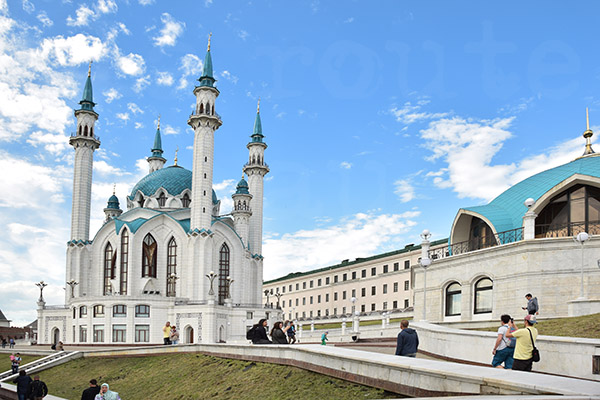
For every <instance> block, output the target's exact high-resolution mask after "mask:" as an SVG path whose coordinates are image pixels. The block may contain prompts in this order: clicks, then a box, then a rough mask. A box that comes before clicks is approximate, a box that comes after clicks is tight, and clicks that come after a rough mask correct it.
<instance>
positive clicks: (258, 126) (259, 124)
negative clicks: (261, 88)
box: [250, 98, 264, 142]
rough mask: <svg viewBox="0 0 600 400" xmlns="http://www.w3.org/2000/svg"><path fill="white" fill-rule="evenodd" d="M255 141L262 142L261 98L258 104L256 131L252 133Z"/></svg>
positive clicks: (255, 121)
mask: <svg viewBox="0 0 600 400" xmlns="http://www.w3.org/2000/svg"><path fill="white" fill-rule="evenodd" d="M250 137H251V138H252V141H253V142H262V141H263V138H264V136H263V134H262V122H261V121H260V98H259V99H258V105H257V106H256V119H255V120H254V132H253V133H252V136H250Z"/></svg>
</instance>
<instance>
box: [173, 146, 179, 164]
mask: <svg viewBox="0 0 600 400" xmlns="http://www.w3.org/2000/svg"><path fill="white" fill-rule="evenodd" d="M178 151H179V146H177V147H176V148H175V160H174V162H175V163H174V164H173V165H177V152H178Z"/></svg>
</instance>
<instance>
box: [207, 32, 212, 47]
mask: <svg viewBox="0 0 600 400" xmlns="http://www.w3.org/2000/svg"><path fill="white" fill-rule="evenodd" d="M211 36H212V32H211V33H209V34H208V48H207V49H206V51H210V37H211Z"/></svg>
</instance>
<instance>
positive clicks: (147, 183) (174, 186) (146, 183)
mask: <svg viewBox="0 0 600 400" xmlns="http://www.w3.org/2000/svg"><path fill="white" fill-rule="evenodd" d="M160 188H163V189H165V190H166V191H167V193H169V194H170V195H172V196H177V195H180V194H181V193H182V192H183V191H184V190H186V189H189V190H191V189H192V171H189V170H187V169H185V168H182V167H180V166H178V165H171V166H170V167H167V168H161V169H158V170H156V171H154V172H151V173H149V174H148V175H146V176H145V177H143V178H142V179H141V180H140V181H139V182H138V183H137V184H136V185H135V186H134V187H133V190H132V191H131V194H130V195H129V199H130V200H133V199H134V197H135V194H136V193H137V192H138V190H139V191H140V192H142V194H143V195H144V196H152V195H154V194H155V193H156V191H157V190H158V189H160Z"/></svg>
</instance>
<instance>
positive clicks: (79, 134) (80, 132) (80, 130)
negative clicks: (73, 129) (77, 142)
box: [79, 125, 81, 136]
mask: <svg viewBox="0 0 600 400" xmlns="http://www.w3.org/2000/svg"><path fill="white" fill-rule="evenodd" d="M79 136H81V125H79Z"/></svg>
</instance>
